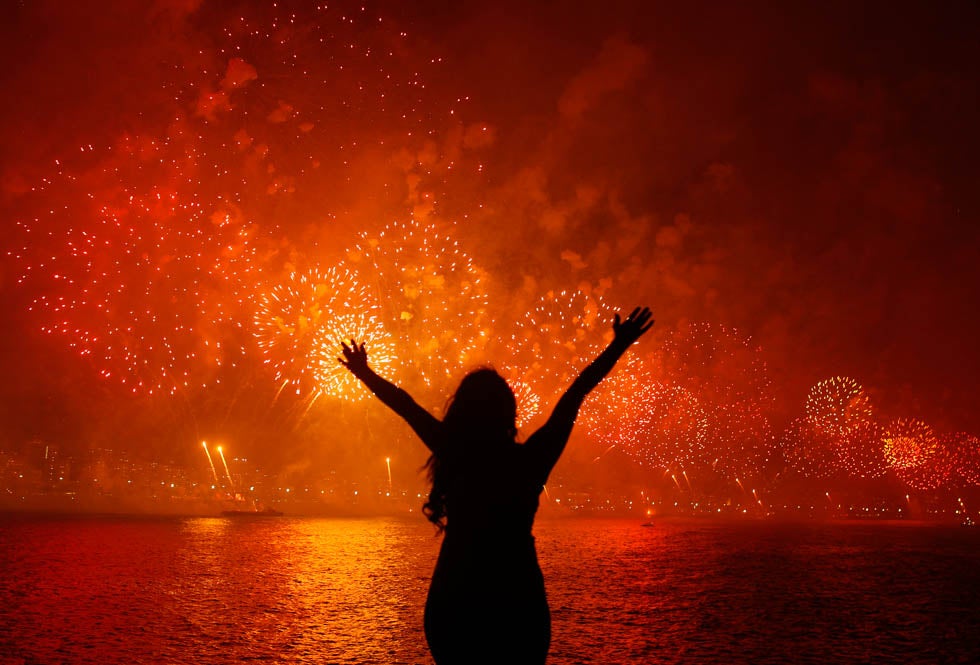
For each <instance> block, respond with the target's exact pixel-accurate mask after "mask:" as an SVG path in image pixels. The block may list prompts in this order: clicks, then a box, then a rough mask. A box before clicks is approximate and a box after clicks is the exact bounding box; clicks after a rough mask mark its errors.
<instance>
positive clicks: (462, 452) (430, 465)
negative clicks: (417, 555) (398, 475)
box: [422, 367, 517, 531]
mask: <svg viewBox="0 0 980 665" xmlns="http://www.w3.org/2000/svg"><path fill="white" fill-rule="evenodd" d="M442 423H443V431H444V432H445V438H444V439H443V446H442V451H440V454H439V455H436V454H435V453H433V454H432V455H430V456H429V461H428V462H426V463H425V468H426V469H427V470H428V476H429V481H430V482H431V483H432V489H431V491H430V492H429V500H428V501H426V502H425V503H424V504H423V505H422V512H423V513H424V514H425V516H426V517H427V518H428V519H429V521H430V522H432V523H433V524H435V525H436V526H437V527H438V528H439V530H440V531H442V530H443V529H444V528H445V526H446V491H447V489H448V487H449V485H450V481H451V479H452V477H453V475H454V474H456V473H458V472H459V470H460V468H461V467H462V466H465V465H467V463H468V462H471V461H476V462H477V463H478V462H479V457H480V456H481V455H483V454H485V453H486V452H487V451H486V450H485V446H484V445H483V444H490V445H494V444H496V445H500V444H502V443H507V442H513V441H514V438H515V437H516V436H517V400H516V398H515V397H514V391H513V390H511V387H510V386H509V385H508V384H507V381H506V380H505V379H504V377H502V376H500V374H498V373H497V371H496V370H494V369H491V368H486V367H484V368H480V369H477V370H474V371H472V372H470V373H469V374H467V375H466V376H465V377H463V380H462V381H461V382H460V384H459V387H458V388H456V392H455V393H454V394H453V396H452V398H451V399H450V401H449V405H448V406H447V407H446V417H445V418H443V421H442Z"/></svg>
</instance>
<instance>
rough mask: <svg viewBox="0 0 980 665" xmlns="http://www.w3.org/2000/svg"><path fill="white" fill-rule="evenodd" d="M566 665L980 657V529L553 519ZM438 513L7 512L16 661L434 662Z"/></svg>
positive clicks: (6, 582)
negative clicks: (429, 516)
mask: <svg viewBox="0 0 980 665" xmlns="http://www.w3.org/2000/svg"><path fill="white" fill-rule="evenodd" d="M535 533H536V536H537V541H538V551H539V556H540V558H541V566H542V569H543V570H544V573H545V579H546V582H547V585H548V594H549V599H550V603H551V607H552V621H553V641H552V649H551V656H550V658H549V661H548V662H549V663H551V664H552V665H571V664H572V663H707V664H713V663H718V664H721V663H726V664H728V663H870V662H873V663H922V664H925V663H973V662H980V600H978V598H980V530H977V529H969V528H953V527H933V526H921V525H919V526H912V525H901V524H899V525H893V524H874V523H871V524H860V523H844V524H795V525H794V524H774V523H716V522H709V521H691V522H664V523H662V524H658V525H656V526H653V527H643V526H641V525H640V523H639V522H637V521H632V520H588V519H567V520H542V521H540V522H539V523H538V524H537V525H536V527H535ZM438 545H439V541H438V539H437V538H435V537H433V531H432V529H431V527H430V526H429V525H428V524H427V523H425V522H424V521H421V520H408V519H406V520H400V519H314V518H290V517H284V518H265V519H244V520H243V519H227V518H172V517H168V518H137V517H39V516H24V515H7V516H0V664H2V665H7V664H8V663H45V664H47V663H200V664H218V663H243V662H253V661H257V662H270V663H383V664H393V663H425V664H427V663H431V660H430V659H429V657H428V653H427V650H426V647H425V638H424V636H423V633H422V607H423V604H424V602H425V593H426V588H427V584H428V578H429V575H430V573H431V569H432V566H433V564H434V562H435V556H436V552H437V549H438Z"/></svg>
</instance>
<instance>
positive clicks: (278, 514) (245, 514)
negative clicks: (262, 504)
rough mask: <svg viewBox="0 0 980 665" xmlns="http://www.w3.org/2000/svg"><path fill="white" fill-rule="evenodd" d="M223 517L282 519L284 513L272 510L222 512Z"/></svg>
mask: <svg viewBox="0 0 980 665" xmlns="http://www.w3.org/2000/svg"><path fill="white" fill-rule="evenodd" d="M221 516H222V517H282V511H280V510H273V509H272V508H263V509H262V510H222V511H221Z"/></svg>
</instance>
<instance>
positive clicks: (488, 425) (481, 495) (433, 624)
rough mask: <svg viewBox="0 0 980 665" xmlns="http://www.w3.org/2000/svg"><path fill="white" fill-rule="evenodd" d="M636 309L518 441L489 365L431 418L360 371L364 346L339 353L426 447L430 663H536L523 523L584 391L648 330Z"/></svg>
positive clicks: (543, 615)
mask: <svg viewBox="0 0 980 665" xmlns="http://www.w3.org/2000/svg"><path fill="white" fill-rule="evenodd" d="M650 317H651V314H650V311H649V310H648V309H646V308H643V309H640V308H636V309H634V310H633V312H632V313H631V314H630V315H629V316H628V317H627V318H626V320H625V321H620V318H619V315H618V314H617V315H616V317H615V321H614V322H613V331H614V333H615V335H614V338H613V341H612V342H611V343H610V344H609V346H608V347H606V349H605V350H604V351H603V352H602V353H601V354H599V357H597V358H596V359H595V360H594V361H593V362H592V363H591V364H590V365H589V366H588V367H586V368H585V370H584V371H583V372H582V373H581V374H579V376H578V378H576V379H575V381H573V382H572V385H571V386H570V387H569V388H568V390H566V391H565V394H564V395H562V396H561V399H559V400H558V404H557V405H555V410H554V411H553V412H552V414H551V416H550V417H549V418H548V422H546V423H545V424H544V425H543V426H542V427H541V428H540V429H539V430H538V431H536V432H535V433H534V434H532V435H531V437H530V438H529V439H528V440H527V441H526V442H525V443H523V444H520V443H517V441H515V436H516V435H517V427H516V418H517V402H516V400H515V399H514V393H513V391H512V390H511V388H510V386H508V385H507V382H506V381H505V380H504V379H503V377H501V376H500V375H499V374H497V373H496V372H495V371H494V370H492V369H479V370H476V371H474V372H472V373H470V374H468V375H467V376H466V377H465V378H464V379H463V381H462V382H461V383H460V384H459V388H457V389H456V393H455V395H454V396H453V398H452V401H451V403H450V405H449V408H448V409H447V410H446V416H445V418H444V419H443V420H442V421H439V420H438V419H436V418H435V417H434V416H432V415H431V414H430V413H428V412H427V411H426V410H425V409H423V408H422V407H421V406H419V405H418V404H416V402H415V400H413V399H412V398H411V396H409V394H408V393H406V392H405V391H404V390H402V389H401V388H398V387H396V386H395V385H393V384H392V383H389V382H388V381H386V380H385V379H383V378H381V377H380V376H378V375H377V374H375V373H374V371H373V370H371V368H370V367H368V363H367V360H368V358H367V351H366V350H365V348H364V344H361V345H358V344H357V343H356V342H355V341H354V340H351V346H349V347H348V346H347V345H346V344H343V345H342V346H343V354H344V358H343V359H342V360H340V362H341V363H343V364H344V365H345V366H346V367H347V368H348V369H349V370H350V371H351V372H352V373H353V374H354V376H356V377H357V378H358V379H360V380H361V381H362V382H363V383H364V385H366V386H367V387H368V388H369V389H370V390H371V392H373V393H374V394H375V395H377V396H378V397H379V398H380V399H381V401H382V402H384V403H385V404H386V405H388V407H390V408H391V409H392V410H394V411H395V412H396V413H397V414H398V415H400V416H401V417H402V418H404V419H405V420H406V421H407V422H408V424H409V425H410V426H411V427H412V429H413V430H415V433H416V434H418V435H419V437H420V438H421V439H422V442H423V443H425V445H426V446H427V447H428V448H429V450H430V451H432V455H431V456H430V457H429V462H428V465H427V466H428V468H429V476H430V478H431V480H432V491H431V493H430V494H429V499H428V501H427V502H426V503H425V505H424V506H423V512H425V514H426V516H427V517H428V518H429V520H430V521H432V522H433V523H434V524H436V525H437V526H438V527H439V528H440V530H443V531H444V538H443V541H442V548H441V549H440V550H439V559H438V561H437V562H436V568H435V572H434V573H433V575H432V584H431V585H430V587H429V596H428V599H427V600H426V603H425V636H426V639H427V640H428V643H429V649H430V650H431V651H432V657H433V658H434V659H435V661H436V663H437V664H438V665H457V664H473V663H496V664H500V665H513V664H517V663H527V664H529V665H530V664H531V663H544V661H545V658H546V657H547V655H548V646H549V644H550V642H551V615H550V613H549V610H548V601H547V598H546V597H545V590H544V578H543V577H542V575H541V568H540V567H539V566H538V559H537V553H536V551H535V549H534V537H533V536H532V535H531V526H532V524H533V523H534V514H535V512H537V509H538V495H539V494H540V493H541V490H542V488H543V487H544V483H545V481H546V480H547V478H548V474H549V473H551V469H552V468H553V467H554V466H555V463H556V462H557V461H558V458H559V456H560V455H561V453H562V451H563V450H564V449H565V444H566V442H567V441H568V437H569V435H570V434H571V431H572V425H573V424H574V422H575V417H576V416H577V415H578V410H579V407H580V406H581V405H582V401H583V400H584V399H585V396H586V395H588V394H589V392H590V391H591V390H592V389H593V388H595V387H596V385H598V383H599V382H600V381H601V380H602V379H603V377H605V376H606V374H608V373H609V370H611V369H612V368H613V365H615V364H616V361H617V360H618V359H619V357H620V356H622V355H623V352H625V351H626V349H627V348H628V347H629V346H630V345H631V344H632V343H633V342H635V341H636V340H637V339H639V337H640V335H642V334H643V333H645V332H646V331H647V330H648V329H649V328H650V326H652V325H653V321H652V320H651V318H650Z"/></svg>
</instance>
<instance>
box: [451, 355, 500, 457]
mask: <svg viewBox="0 0 980 665" xmlns="http://www.w3.org/2000/svg"><path fill="white" fill-rule="evenodd" d="M444 422H445V423H446V426H447V427H448V428H449V430H450V431H451V432H454V433H460V434H465V433H469V432H472V433H474V434H478V435H479V436H480V438H484V437H489V438H494V439H497V438H508V439H511V440H513V439H514V437H515V436H516V435H517V400H516V399H515V397H514V391H513V390H511V388H510V386H509V385H508V384H507V381H506V380H504V377H502V376H500V374H498V373H497V372H496V370H493V369H490V368H481V369H477V370H474V371H472V372H470V373H469V374H467V375H466V376H465V377H463V380H462V381H461V382H460V384H459V387H458V388H456V392H455V394H454V395H453V397H452V400H451V401H450V403H449V407H448V408H447V409H446V417H445V419H444Z"/></svg>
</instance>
